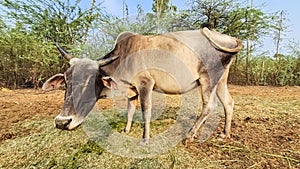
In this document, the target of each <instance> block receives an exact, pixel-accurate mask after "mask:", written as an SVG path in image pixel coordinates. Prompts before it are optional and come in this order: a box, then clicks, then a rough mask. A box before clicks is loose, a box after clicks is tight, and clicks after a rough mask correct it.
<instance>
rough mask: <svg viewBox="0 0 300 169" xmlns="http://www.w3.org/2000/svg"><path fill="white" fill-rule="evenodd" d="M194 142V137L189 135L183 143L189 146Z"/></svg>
mask: <svg viewBox="0 0 300 169" xmlns="http://www.w3.org/2000/svg"><path fill="white" fill-rule="evenodd" d="M193 141H194V136H192V135H190V134H187V135H186V138H185V139H184V140H183V141H182V143H183V144H184V145H187V144H189V143H191V142H193Z"/></svg>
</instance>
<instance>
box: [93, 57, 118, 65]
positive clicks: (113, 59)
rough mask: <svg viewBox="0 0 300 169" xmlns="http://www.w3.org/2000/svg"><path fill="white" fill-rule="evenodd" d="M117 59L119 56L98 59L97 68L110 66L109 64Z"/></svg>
mask: <svg viewBox="0 0 300 169" xmlns="http://www.w3.org/2000/svg"><path fill="white" fill-rule="evenodd" d="M118 58H119V56H113V57H109V58H105V59H100V60H99V61H98V65H99V67H101V66H105V65H108V64H110V63H111V62H113V61H115V60H116V59H118Z"/></svg>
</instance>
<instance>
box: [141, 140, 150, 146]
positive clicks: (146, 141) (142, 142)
mask: <svg viewBox="0 0 300 169" xmlns="http://www.w3.org/2000/svg"><path fill="white" fill-rule="evenodd" d="M148 144H149V139H146V138H143V139H142V140H141V141H140V145H141V146H147V145H148Z"/></svg>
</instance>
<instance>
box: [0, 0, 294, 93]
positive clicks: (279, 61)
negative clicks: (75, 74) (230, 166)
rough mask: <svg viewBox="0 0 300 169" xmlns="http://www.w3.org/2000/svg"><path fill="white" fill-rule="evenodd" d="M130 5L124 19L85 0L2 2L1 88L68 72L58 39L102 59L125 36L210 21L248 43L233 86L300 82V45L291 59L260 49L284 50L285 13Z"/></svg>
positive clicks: (228, 2)
mask: <svg viewBox="0 0 300 169" xmlns="http://www.w3.org/2000/svg"><path fill="white" fill-rule="evenodd" d="M123 2H124V4H123V5H124V8H123V10H124V11H123V17H118V16H114V15H113V14H109V13H107V12H106V11H105V9H104V8H102V3H101V2H98V1H95V0H92V1H90V2H86V3H89V4H90V7H89V8H83V7H81V6H80V0H77V1H69V0H47V1H43V0H37V1H32V0H27V1H19V0H4V1H1V2H0V8H1V10H2V11H3V12H2V16H1V18H0V58H1V59H0V87H9V88H14V89H15V88H24V87H34V88H38V87H40V86H41V85H42V83H43V82H44V81H45V80H46V79H47V78H48V77H50V76H52V75H53V74H55V73H59V72H63V71H64V70H66V68H67V67H68V63H66V61H64V60H63V59H62V58H60V56H59V53H58V52H57V50H56V48H55V46H54V45H53V44H54V42H56V41H58V42H59V43H61V44H62V46H63V47H65V48H66V49H68V50H69V51H70V52H71V53H73V54H74V55H76V56H78V57H89V58H92V59H97V58H100V57H101V56H104V55H105V53H107V52H108V51H109V50H111V49H112V46H113V44H114V40H115V38H116V37H117V35H118V34H119V33H120V32H122V31H132V32H136V33H140V34H145V35H151V34H158V33H164V32H170V31H180V30H191V29H199V28H200V27H201V25H202V24H203V23H208V24H209V25H211V27H212V28H214V29H216V30H218V31H220V32H223V33H226V34H229V35H231V36H235V37H238V38H240V39H242V40H243V41H244V46H245V47H244V49H243V51H242V52H240V53H239V54H238V55H237V57H236V60H235V62H234V64H233V65H232V68H231V74H230V77H229V81H230V83H234V84H247V85H276V86H283V85H300V47H299V46H300V45H299V42H292V41H291V42H290V47H287V48H289V51H290V53H289V54H286V55H283V54H281V53H279V51H271V53H273V56H269V55H268V54H265V53H257V52H256V51H257V49H259V47H260V46H261V43H262V38H263V37H264V36H272V37H274V41H275V42H276V45H277V47H278V48H279V47H280V42H281V40H282V36H284V31H286V30H287V28H288V26H286V24H285V21H286V20H287V19H288V18H287V17H286V15H283V14H284V12H283V11H274V12H273V13H266V12H264V11H263V10H262V9H258V8H253V7H251V6H248V5H247V3H245V1H244V0H190V6H189V8H188V9H184V10H183V9H180V8H179V7H176V6H174V5H172V3H171V1H169V0H162V1H158V0H154V1H153V6H152V10H153V12H148V13H146V12H145V11H144V10H143V7H142V5H138V6H137V9H138V13H137V15H136V16H129V15H128V6H127V5H126V2H125V1H123ZM245 4H246V5H245ZM249 41H250V42H251V45H249V46H248V42H249Z"/></svg>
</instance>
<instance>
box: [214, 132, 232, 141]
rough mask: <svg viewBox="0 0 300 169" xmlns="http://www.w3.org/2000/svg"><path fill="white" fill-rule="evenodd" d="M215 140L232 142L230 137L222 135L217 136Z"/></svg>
mask: <svg viewBox="0 0 300 169" xmlns="http://www.w3.org/2000/svg"><path fill="white" fill-rule="evenodd" d="M217 140H219V141H227V140H232V139H231V137H230V135H226V134H224V133H221V134H219V136H218V138H217Z"/></svg>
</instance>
